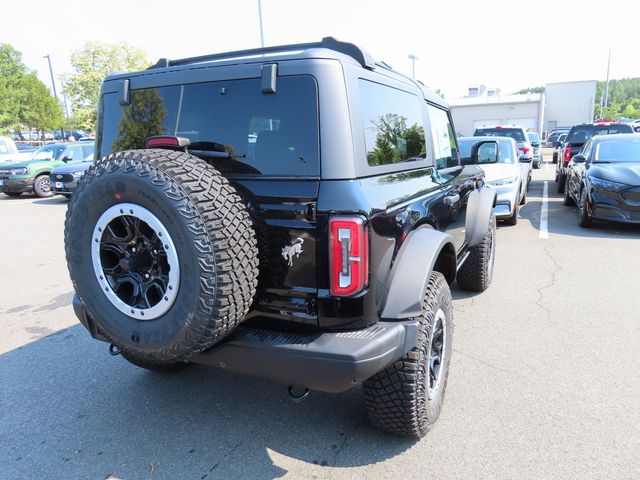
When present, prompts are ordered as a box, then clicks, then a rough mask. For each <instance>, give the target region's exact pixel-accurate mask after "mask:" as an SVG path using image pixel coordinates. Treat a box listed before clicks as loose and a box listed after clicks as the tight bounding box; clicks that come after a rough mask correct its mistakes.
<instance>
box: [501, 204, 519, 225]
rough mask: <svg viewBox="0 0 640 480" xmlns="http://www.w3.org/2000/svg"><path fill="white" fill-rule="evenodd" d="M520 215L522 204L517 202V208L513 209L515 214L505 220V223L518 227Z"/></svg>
mask: <svg viewBox="0 0 640 480" xmlns="http://www.w3.org/2000/svg"><path fill="white" fill-rule="evenodd" d="M519 214H520V202H515V207H514V209H513V214H512V215H511V216H510V217H508V218H507V219H505V221H504V223H506V224H507V225H517V224H518V215H519Z"/></svg>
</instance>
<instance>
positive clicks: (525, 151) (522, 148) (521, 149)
mask: <svg viewBox="0 0 640 480" xmlns="http://www.w3.org/2000/svg"><path fill="white" fill-rule="evenodd" d="M530 150H531V149H530V148H529V147H527V146H526V145H525V146H524V147H520V151H521V152H522V153H523V154H525V155H528V154H529V151H530Z"/></svg>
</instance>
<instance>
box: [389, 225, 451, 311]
mask: <svg viewBox="0 0 640 480" xmlns="http://www.w3.org/2000/svg"><path fill="white" fill-rule="evenodd" d="M443 251H447V252H450V253H452V255H450V259H451V262H452V265H449V266H448V267H449V268H447V270H448V271H449V272H450V273H449V276H451V275H453V277H455V271H456V266H455V261H456V260H455V248H454V242H453V237H451V235H448V234H446V233H443V232H440V231H438V230H434V229H432V228H430V227H422V228H418V229H417V230H414V231H412V232H410V233H409V235H407V238H406V239H405V240H404V242H403V245H402V247H401V249H400V252H398V255H397V257H396V260H395V262H394V264H393V267H392V268H391V272H390V273H389V277H388V282H387V289H388V294H387V298H386V300H385V302H384V304H383V306H382V309H381V311H382V313H381V315H380V317H381V318H386V319H406V318H411V317H417V316H418V315H420V314H421V313H422V300H423V297H424V293H425V291H426V289H427V283H428V282H429V278H430V277H431V272H432V271H433V269H434V266H435V265H436V262H437V261H438V258H439V257H440V254H441V253H442V252H443ZM446 276H447V275H445V277H446ZM452 280H453V278H447V281H449V283H451V281H452Z"/></svg>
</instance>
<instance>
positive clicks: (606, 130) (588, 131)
mask: <svg viewBox="0 0 640 480" xmlns="http://www.w3.org/2000/svg"><path fill="white" fill-rule="evenodd" d="M615 133H633V128H631V126H630V125H627V124H624V123H618V124H612V125H578V126H575V127H573V128H572V129H571V131H570V132H569V135H567V139H566V141H567V142H568V143H585V142H586V141H587V140H589V139H590V138H593V137H595V136H596V135H613V134H615Z"/></svg>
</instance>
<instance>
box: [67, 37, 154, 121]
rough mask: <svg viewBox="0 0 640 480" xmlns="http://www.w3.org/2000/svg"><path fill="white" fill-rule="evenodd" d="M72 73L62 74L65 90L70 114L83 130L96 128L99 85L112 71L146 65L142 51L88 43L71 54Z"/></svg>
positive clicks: (124, 45) (120, 46)
mask: <svg viewBox="0 0 640 480" xmlns="http://www.w3.org/2000/svg"><path fill="white" fill-rule="evenodd" d="M70 61H71V65H72V67H73V68H74V70H75V73H73V74H71V75H66V76H65V82H64V83H65V86H64V91H65V93H66V94H67V97H68V98H69V99H70V100H71V102H72V111H73V116H74V118H75V119H76V121H77V123H78V124H79V125H78V126H79V127H81V128H83V129H84V130H89V131H93V130H95V122H96V117H97V112H98V101H99V98H100V86H101V85H102V81H103V80H104V78H105V77H106V76H107V75H108V74H109V73H112V72H118V71H137V70H143V69H145V68H146V67H148V66H149V61H148V60H147V58H146V54H145V52H144V51H143V50H141V49H139V48H136V47H131V46H129V45H127V44H125V43H122V44H104V43H100V42H87V43H85V45H84V47H83V48H82V49H80V50H77V51H75V52H74V53H73V54H72V55H71V59H70Z"/></svg>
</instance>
